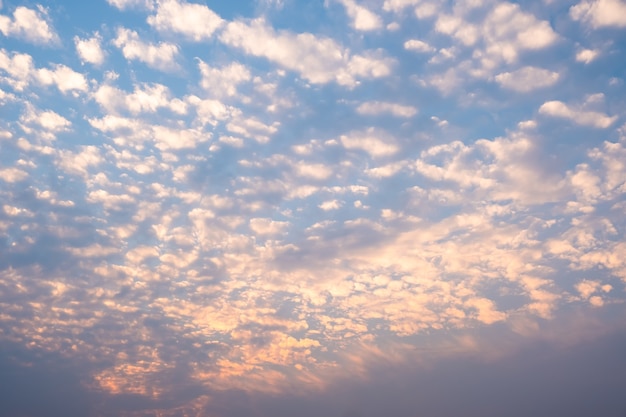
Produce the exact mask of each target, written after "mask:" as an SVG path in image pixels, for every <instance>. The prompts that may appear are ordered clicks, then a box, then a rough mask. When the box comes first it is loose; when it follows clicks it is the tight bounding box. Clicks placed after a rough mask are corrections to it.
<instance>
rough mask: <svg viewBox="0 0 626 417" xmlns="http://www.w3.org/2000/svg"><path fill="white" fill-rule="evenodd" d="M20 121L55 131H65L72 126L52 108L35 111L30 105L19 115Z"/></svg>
mask: <svg viewBox="0 0 626 417" xmlns="http://www.w3.org/2000/svg"><path fill="white" fill-rule="evenodd" d="M20 121H21V122H22V123H24V124H25V125H27V126H33V125H36V126H39V127H40V128H42V129H45V130H47V131H50V132H55V133H56V132H63V131H67V130H69V128H70V126H72V123H71V122H70V121H69V120H67V119H66V118H65V117H63V116H61V115H60V114H58V113H56V112H54V111H52V110H45V111H37V110H36V109H35V108H34V107H33V106H30V105H29V106H27V108H26V111H25V112H24V113H23V114H22V116H21V117H20Z"/></svg>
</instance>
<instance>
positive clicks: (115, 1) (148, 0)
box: [107, 0, 154, 10]
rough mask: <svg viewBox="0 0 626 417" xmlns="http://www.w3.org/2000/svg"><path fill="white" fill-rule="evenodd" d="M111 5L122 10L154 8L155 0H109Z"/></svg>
mask: <svg viewBox="0 0 626 417" xmlns="http://www.w3.org/2000/svg"><path fill="white" fill-rule="evenodd" d="M107 3H109V4H110V5H111V6H114V7H116V8H118V9H120V10H125V9H133V8H138V9H147V10H152V9H154V0H107Z"/></svg>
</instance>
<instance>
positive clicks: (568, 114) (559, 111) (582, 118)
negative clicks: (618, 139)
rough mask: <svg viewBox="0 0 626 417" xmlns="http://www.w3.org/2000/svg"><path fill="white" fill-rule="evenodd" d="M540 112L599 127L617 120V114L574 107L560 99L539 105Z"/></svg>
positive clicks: (609, 124) (602, 127) (604, 127)
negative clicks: (610, 114) (611, 114)
mask: <svg viewBox="0 0 626 417" xmlns="http://www.w3.org/2000/svg"><path fill="white" fill-rule="evenodd" d="M539 113H541V114H545V115H548V116H552V117H560V118H563V119H568V120H571V121H572V122H574V123H576V124H578V125H583V126H591V127H596V128H599V129H606V128H607V127H609V126H611V125H612V124H613V123H614V122H615V121H616V120H617V116H608V115H606V114H604V113H600V112H596V111H585V110H580V109H574V108H572V107H570V106H568V105H567V104H565V103H563V102H562V101H558V100H553V101H548V102H545V103H543V104H542V105H541V107H539Z"/></svg>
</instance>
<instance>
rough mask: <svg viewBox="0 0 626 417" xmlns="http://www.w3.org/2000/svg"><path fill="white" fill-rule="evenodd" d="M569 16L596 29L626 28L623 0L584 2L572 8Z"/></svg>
mask: <svg viewBox="0 0 626 417" xmlns="http://www.w3.org/2000/svg"><path fill="white" fill-rule="evenodd" d="M569 14H570V16H571V18H572V19H574V20H577V21H581V22H582V23H584V24H586V25H588V26H590V27H592V28H594V29H598V28H602V27H618V28H619V27H626V3H624V2H623V1H621V0H583V1H581V2H580V3H578V4H577V5H575V6H572V7H571V8H570V10H569Z"/></svg>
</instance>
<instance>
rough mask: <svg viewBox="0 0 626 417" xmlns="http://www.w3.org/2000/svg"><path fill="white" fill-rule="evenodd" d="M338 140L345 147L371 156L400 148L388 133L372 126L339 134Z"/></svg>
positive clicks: (384, 154) (388, 154)
mask: <svg viewBox="0 0 626 417" xmlns="http://www.w3.org/2000/svg"><path fill="white" fill-rule="evenodd" d="M340 140H341V144H342V145H343V146H344V147H345V148H346V149H349V150H362V151H365V152H366V153H368V154H369V155H370V156H371V157H372V158H380V157H385V156H390V155H393V154H395V153H396V152H398V151H399V150H400V148H399V147H398V145H397V144H396V142H395V140H394V139H393V138H392V137H391V136H390V135H389V134H388V133H386V132H384V131H380V130H377V129H373V128H370V129H367V130H364V131H354V132H350V133H348V134H346V135H341V137H340Z"/></svg>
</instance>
